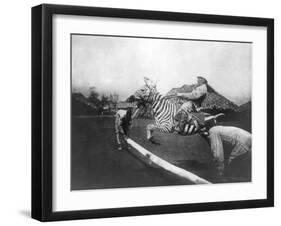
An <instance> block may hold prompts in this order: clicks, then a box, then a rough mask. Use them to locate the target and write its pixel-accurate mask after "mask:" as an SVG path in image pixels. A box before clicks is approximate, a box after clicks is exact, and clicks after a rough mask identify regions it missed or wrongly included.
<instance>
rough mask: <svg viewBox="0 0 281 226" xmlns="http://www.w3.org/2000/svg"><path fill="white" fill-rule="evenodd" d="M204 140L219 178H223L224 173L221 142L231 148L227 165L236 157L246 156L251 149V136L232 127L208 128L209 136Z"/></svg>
mask: <svg viewBox="0 0 281 226" xmlns="http://www.w3.org/2000/svg"><path fill="white" fill-rule="evenodd" d="M206 138H207V140H208V142H209V144H210V147H211V152H212V155H213V159H214V162H215V165H216V168H217V170H218V173H219V175H220V176H223V175H224V171H225V162H224V160H225V159H224V147H223V142H225V143H228V144H230V145H231V146H232V150H231V153H230V157H229V159H228V161H227V165H229V164H230V163H231V162H232V160H233V159H235V158H236V157H238V156H240V155H243V154H246V153H247V152H250V151H251V149H252V135H251V134H250V133H249V132H247V131H245V130H243V129H240V128H237V127H233V126H214V127H212V128H210V130H209V135H208V136H206Z"/></svg>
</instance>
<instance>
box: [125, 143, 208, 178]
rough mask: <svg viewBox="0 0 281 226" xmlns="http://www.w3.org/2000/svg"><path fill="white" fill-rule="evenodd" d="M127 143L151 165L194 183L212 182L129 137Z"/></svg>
mask: <svg viewBox="0 0 281 226" xmlns="http://www.w3.org/2000/svg"><path fill="white" fill-rule="evenodd" d="M127 143H128V144H130V145H131V146H132V147H133V148H134V149H135V150H136V151H137V153H138V154H139V155H141V157H142V160H143V161H145V162H146V163H147V164H149V165H154V166H156V167H157V168H160V169H163V170H164V171H166V172H169V173H171V174H173V175H175V176H177V177H180V178H183V179H185V180H188V181H189V182H192V183H194V184H211V182H209V181H207V180H205V179H203V178H201V177H199V176H197V175H195V174H194V173H191V172H189V171H187V170H184V169H182V168H180V167H177V166H175V165H173V164H171V163H169V162H167V161H166V160H164V159H162V158H160V157H158V156H156V155H154V154H153V153H151V152H150V151H148V150H146V149H145V148H143V147H142V146H141V145H139V144H138V143H136V142H135V141H133V140H132V139H131V138H128V139H127Z"/></svg>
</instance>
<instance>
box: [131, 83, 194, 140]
mask: <svg viewBox="0 0 281 226" xmlns="http://www.w3.org/2000/svg"><path fill="white" fill-rule="evenodd" d="M144 81H145V85H144V86H142V87H141V88H140V89H139V90H137V91H136V92H135V94H134V97H135V98H136V100H137V101H138V102H139V103H142V104H144V105H147V104H151V106H152V111H153V116H154V119H155V122H154V123H151V124H148V125H147V127H146V131H147V139H148V140H149V141H151V142H155V141H154V140H153V136H152V134H153V132H154V131H155V130H158V131H160V132H164V133H173V132H174V131H175V124H174V117H175V116H176V114H177V113H178V111H179V109H180V107H181V105H182V102H181V100H180V99H178V98H176V99H175V98H172V99H170V98H167V96H163V95H161V94H160V93H159V92H158V91H157V89H156V84H153V82H152V81H151V80H150V79H148V78H145V79H144ZM186 130H187V132H188V133H187V135H193V134H195V133H196V132H197V131H196V126H195V125H192V124H190V125H189V124H188V125H186Z"/></svg>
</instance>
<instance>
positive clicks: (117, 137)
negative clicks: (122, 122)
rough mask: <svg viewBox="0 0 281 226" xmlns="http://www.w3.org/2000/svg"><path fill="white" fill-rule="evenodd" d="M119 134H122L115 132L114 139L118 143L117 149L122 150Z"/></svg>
mask: <svg viewBox="0 0 281 226" xmlns="http://www.w3.org/2000/svg"><path fill="white" fill-rule="evenodd" d="M120 136H122V135H121V134H120V133H119V132H116V140H117V144H118V151H121V150H122V143H121V139H120Z"/></svg>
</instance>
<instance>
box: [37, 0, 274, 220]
mask: <svg viewBox="0 0 281 226" xmlns="http://www.w3.org/2000/svg"><path fill="white" fill-rule="evenodd" d="M55 14H63V15H82V16H97V17H111V18H128V19H132V18H133V19H146V20H162V21H181V22H195V23H210V24H233V25H247V26H261V27H266V28H267V198H266V199H257V200H247V201H227V202H211V203H195V204H170V205H161V206H143V207H130V208H111V209H94V210H81V211H77V210H73V211H64V212H54V211H53V210H52V200H53V196H52V186H53V181H52V136H53V134H52V129H53V126H52V123H53V117H52V111H53V101H52V99H53V94H52V89H53V83H52V82H53V79H52V18H53V15H55ZM270 206H274V20H273V19H268V18H253V17H237V16H222V15H205V14H190V13H177V12H161V11H144V10H132V9H117V8H98V7H82V6H66V5H49V4H43V5H39V6H35V7H33V8H32V218H34V219H37V220H40V221H56V220H72V219H85V218H105V217H121V216H135V215H149V214H167V213H180V212H195V211H210V210H228V209H242V208H257V207H270Z"/></svg>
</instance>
